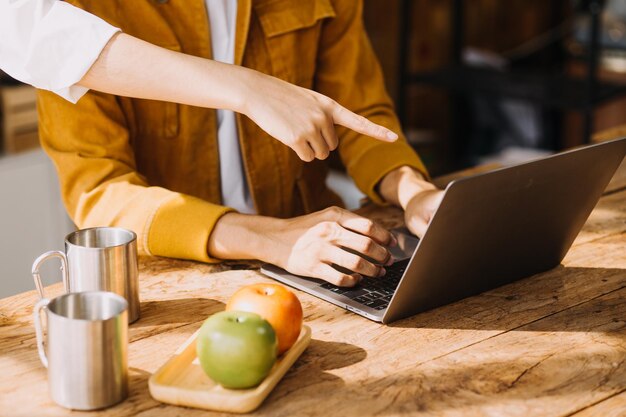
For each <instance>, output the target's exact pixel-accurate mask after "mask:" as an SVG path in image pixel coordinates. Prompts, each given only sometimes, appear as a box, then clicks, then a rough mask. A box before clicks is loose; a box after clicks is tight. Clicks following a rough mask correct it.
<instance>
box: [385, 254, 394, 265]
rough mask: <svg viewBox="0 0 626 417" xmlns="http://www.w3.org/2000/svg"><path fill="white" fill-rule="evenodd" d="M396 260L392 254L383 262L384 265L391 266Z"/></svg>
mask: <svg viewBox="0 0 626 417" xmlns="http://www.w3.org/2000/svg"><path fill="white" fill-rule="evenodd" d="M395 261H396V260H395V259H393V256H390V257H389V260H388V261H387V262H386V263H385V266H391V265H393V263H394V262H395Z"/></svg>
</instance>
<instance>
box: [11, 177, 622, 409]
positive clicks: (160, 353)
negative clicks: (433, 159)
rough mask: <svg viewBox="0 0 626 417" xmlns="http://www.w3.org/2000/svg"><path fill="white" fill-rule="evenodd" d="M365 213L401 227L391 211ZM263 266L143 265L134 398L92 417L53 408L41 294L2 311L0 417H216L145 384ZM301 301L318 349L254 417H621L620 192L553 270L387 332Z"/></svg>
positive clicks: (134, 332) (134, 335)
mask: <svg viewBox="0 0 626 417" xmlns="http://www.w3.org/2000/svg"><path fill="white" fill-rule="evenodd" d="M360 212H361V213H362V214H364V215H368V216H370V217H372V218H375V219H378V220H380V221H381V222H383V223H384V224H385V225H386V226H388V227H393V226H398V225H400V224H401V223H402V213H400V212H399V211H398V210H395V209H392V208H385V209H381V208H374V207H366V208H364V209H362V210H361V211H360ZM258 266H259V264H258V263H255V262H230V263H224V264H221V265H206V264H200V263H194V262H186V261H179V260H172V259H163V258H142V259H140V286H141V301H142V307H141V308H142V311H141V314H142V316H141V319H140V320H139V321H138V322H136V323H135V324H133V325H131V327H130V332H129V334H130V346H129V366H130V395H129V398H128V399H127V400H126V401H124V402H123V403H121V404H119V405H117V406H115V407H112V408H109V409H107V410H102V411H98V412H89V413H78V412H71V413H70V411H68V410H65V409H63V408H60V407H58V406H56V405H55V404H54V403H53V402H52V401H51V400H50V398H49V396H48V393H47V389H48V387H47V377H46V371H45V369H44V367H43V366H42V365H41V364H40V362H39V358H38V356H37V349H36V344H35V334H34V329H33V323H32V319H31V313H32V308H33V305H34V303H35V302H36V300H37V296H36V294H35V292H34V291H31V292H27V293H23V294H20V295H17V296H14V297H10V298H5V299H2V300H0V369H2V377H1V378H0V415H1V416H63V415H69V414H72V415H74V414H78V415H81V414H84V415H89V416H100V415H103V416H104V415H106V416H141V417H148V416H164V417H167V416H200V415H202V416H207V415H221V414H218V413H210V412H207V411H203V410H195V409H190V408H181V407H175V406H170V405H166V404H162V403H159V402H157V401H155V400H153V399H152V398H151V397H150V395H149V393H148V386H147V381H148V378H149V376H150V375H151V374H152V373H153V372H155V371H156V370H157V369H158V368H159V367H160V366H161V365H162V364H163V363H165V361H167V360H168V359H169V357H170V356H171V355H172V354H173V353H174V352H175V351H176V350H177V349H178V347H179V346H180V345H181V344H182V343H183V342H184V341H185V340H186V339H187V338H188V337H189V336H191V335H192V334H193V333H194V332H195V331H196V330H197V329H198V327H199V326H200V324H201V322H202V321H203V320H204V319H205V318H206V317H207V316H209V315H210V314H212V313H215V312H217V311H220V310H222V309H223V308H224V303H225V302H226V301H227V300H228V298H229V297H230V296H231V295H232V294H233V293H234V291H235V290H236V289H237V288H239V287H241V286H242V285H246V284H252V283H257V282H270V280H269V279H268V278H265V277H264V276H263V275H261V274H260V273H259V272H258ZM24 279H29V276H28V274H27V273H26V272H25V275H24ZM54 290H55V291H57V292H59V291H60V290H61V288H60V287H59V286H58V285H57V286H56V287H55V288H54ZM297 295H298V297H299V298H300V300H301V301H302V304H303V308H304V312H305V322H306V324H307V325H309V326H310V327H311V328H312V331H313V340H312V341H311V344H310V346H309V347H308V349H307V350H306V351H305V352H304V354H303V355H302V356H301V357H300V359H299V360H298V361H297V362H296V364H295V365H294V367H293V368H292V369H291V370H290V371H289V372H288V373H287V374H286V375H285V377H284V379H283V380H282V382H281V383H280V384H278V386H277V387H276V388H275V389H274V391H273V392H272V393H271V394H270V396H269V397H268V398H267V400H266V401H265V403H264V404H263V405H262V406H261V407H260V408H259V409H258V410H257V411H256V412H255V413H254V414H253V415H259V416H323V415H328V416H335V415H338V416H359V417H361V416H370V415H376V416H395V415H428V416H573V415H574V416H579V417H583V416H584V417H588V416H626V190H625V189H621V190H613V191H612V192H611V193H610V194H607V195H605V196H604V197H603V198H602V199H601V200H600V202H599V203H598V205H597V207H596V208H595V210H594V211H593V213H592V215H591V217H590V218H589V220H588V221H587V223H586V225H585V227H584V229H583V230H582V232H581V233H580V235H579V236H578V238H577V239H576V241H575V242H574V245H573V246H572V248H571V249H570V251H569V253H568V254H567V256H566V258H565V259H564V261H563V263H562V265H560V266H559V267H557V268H555V269H553V270H551V271H548V272H545V273H542V274H538V275H535V276H532V277H529V278H526V279H523V280H521V281H518V282H515V283H512V284H509V285H506V286H504V287H500V288H496V289H494V290H491V291H488V292H486V293H483V294H480V295H477V296H474V297H471V298H467V299H465V300H461V301H459V302H456V303H453V304H450V305H447V306H444V307H441V308H438V309H435V310H431V311H428V312H425V313H422V314H419V315H416V316H414V317H411V318H408V319H404V320H401V321H398V322H395V323H392V324H391V325H388V326H384V325H380V324H377V323H374V322H371V321H368V320H366V319H364V318H362V317H359V316H357V315H355V314H352V313H349V312H347V311H345V310H343V309H340V308H338V307H335V306H333V305H331V304H329V303H326V302H323V301H320V300H318V299H316V298H314V297H312V296H310V295H307V294H305V293H302V292H297Z"/></svg>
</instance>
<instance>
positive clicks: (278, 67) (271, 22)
mask: <svg viewBox="0 0 626 417" xmlns="http://www.w3.org/2000/svg"><path fill="white" fill-rule="evenodd" d="M254 12H255V13H256V15H257V17H258V20H259V22H260V24H261V28H262V30H263V33H264V35H265V43H266V47H267V53H268V55H269V57H270V60H271V65H272V72H273V75H274V76H276V77H278V78H281V79H283V80H286V81H289V82H291V83H296V84H298V85H302V86H305V87H308V88H311V85H312V82H313V75H314V74H315V65H316V58H317V48H318V42H319V36H320V32H321V28H322V22H323V20H324V19H328V18H333V17H335V10H334V9H333V6H332V4H331V3H330V0H261V1H258V2H255V3H254Z"/></svg>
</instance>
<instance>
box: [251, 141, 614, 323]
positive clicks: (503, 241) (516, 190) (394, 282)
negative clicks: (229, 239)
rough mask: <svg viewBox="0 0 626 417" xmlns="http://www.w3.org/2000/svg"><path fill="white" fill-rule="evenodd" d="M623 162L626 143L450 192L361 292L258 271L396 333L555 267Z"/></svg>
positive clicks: (269, 268) (461, 184) (515, 169)
mask: <svg viewBox="0 0 626 417" xmlns="http://www.w3.org/2000/svg"><path fill="white" fill-rule="evenodd" d="M625 155H626V138H622V139H617V140H613V141H609V142H603V143H600V144H595V145H590V146H586V147H583V148H577V149H573V150H569V151H566V152H562V153H559V154H555V155H551V156H548V157H546V158H542V159H539V160H534V161H531V162H527V163H523V164H519V165H515V166H510V167H506V168H501V169H498V170H495V171H491V172H487V173H483V174H479V175H475V176H472V177H468V178H461V179H458V180H455V181H453V182H451V183H450V184H449V185H448V186H447V187H446V190H445V195H444V197H443V200H442V202H441V204H440V206H439V208H438V209H437V211H436V213H435V215H434V216H433V218H432V219H431V222H430V224H429V225H428V229H427V230H426V232H425V234H424V236H423V237H422V239H417V238H415V237H413V236H410V234H409V233H408V231H402V230H395V231H393V233H394V234H395V235H396V237H397V238H398V241H399V243H400V244H399V250H396V251H395V253H393V255H394V258H395V259H396V262H395V263H394V264H393V265H391V266H390V267H387V268H386V269H387V274H386V275H385V276H384V277H382V278H369V277H364V279H363V280H362V281H361V282H360V283H359V284H357V286H355V287H351V288H348V287H337V286H335V285H332V284H329V283H327V282H325V281H322V280H319V279H313V278H307V277H302V276H297V275H293V274H290V273H288V272H286V271H285V270H283V269H281V268H278V267H276V266H274V265H269V264H268V265H264V266H263V267H262V268H261V271H262V272H263V273H264V274H266V275H268V276H270V277H272V278H274V279H276V280H278V281H280V282H282V283H284V284H287V285H290V286H292V287H295V288H298V289H300V290H302V291H305V292H307V293H309V294H312V295H314V296H316V297H319V298H321V299H323V300H326V301H328V302H330V303H333V304H336V305H338V306H340V307H343V308H345V309H347V310H350V311H353V312H355V313H357V314H360V315H361V316H364V317H366V318H368V319H371V320H374V321H377V322H382V323H390V322H392V321H394V320H399V319H402V318H405V317H408V316H412V315H414V314H417V313H420V312H423V311H425V310H429V309H432V308H435V307H439V306H442V305H445V304H448V303H451V302H453V301H457V300H460V299H462V298H465V297H469V296H471V295H475V294H478V293H481V292H483V291H486V290H489V289H492V288H495V287H498V286H501V285H504V284H507V283H510V282H513V281H516V280H519V279H521V278H524V277H528V276H530V275H533V274H537V273H539V272H543V271H546V270H549V269H551V268H554V267H556V266H558V265H559V264H560V262H561V260H562V259H563V258H564V257H565V254H566V253H567V251H568V250H569V248H570V246H571V245H572V243H573V241H574V239H575V238H576V236H577V235H578V233H579V232H580V229H581V228H582V227H583V225H584V223H585V221H586V220H587V218H588V217H589V214H590V213H591V211H592V210H593V208H594V207H595V205H596V203H597V202H598V199H599V198H600V196H601V195H602V192H603V191H604V189H605V188H606V186H607V184H608V183H609V181H610V180H611V177H612V176H613V174H614V173H615V171H616V170H617V168H618V166H619V165H620V163H621V162H622V160H623V159H624V156H625Z"/></svg>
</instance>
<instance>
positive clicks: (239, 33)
mask: <svg viewBox="0 0 626 417" xmlns="http://www.w3.org/2000/svg"><path fill="white" fill-rule="evenodd" d="M251 13H252V0H237V28H236V30H235V65H241V62H242V61H243V53H244V51H245V49H246V42H247V39H248V29H249V27H250V14H251Z"/></svg>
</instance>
